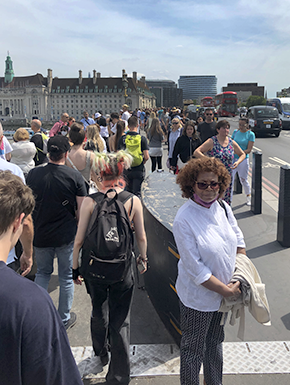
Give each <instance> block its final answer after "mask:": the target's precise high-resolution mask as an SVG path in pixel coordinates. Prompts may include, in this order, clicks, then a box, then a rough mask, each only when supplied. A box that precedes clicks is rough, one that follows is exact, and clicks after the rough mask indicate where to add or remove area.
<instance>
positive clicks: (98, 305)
mask: <svg viewBox="0 0 290 385" xmlns="http://www.w3.org/2000/svg"><path fill="white" fill-rule="evenodd" d="M83 115H84V116H83V118H82V119H81V121H80V122H76V121H75V119H74V118H73V117H70V116H69V115H68V114H67V113H63V114H62V115H61V118H60V120H59V121H58V122H56V123H55V124H54V126H53V127H52V129H51V130H50V132H49V137H48V136H46V134H44V133H43V131H42V127H41V121H40V120H38V119H34V120H32V122H31V128H32V130H33V132H34V135H33V136H32V138H31V139H30V140H29V137H28V132H27V130H25V129H18V130H17V131H16V132H15V135H14V143H13V144H12V145H10V144H9V142H8V141H7V139H6V138H5V137H4V136H3V129H2V126H1V124H0V170H2V171H0V172H1V177H0V204H1V207H2V204H3V205H4V206H5V205H7V209H6V208H5V210H6V211H5V210H4V211H3V212H2V214H1V219H2V222H3V223H4V225H3V229H2V228H1V227H0V243H1V242H2V238H3V237H2V235H1V234H2V233H3V234H6V233H7V237H9V236H10V238H9V239H10V241H9V244H7V247H5V250H4V252H3V253H2V255H1V259H0V263H2V262H3V266H2V265H1V266H2V268H1V266H0V273H1V269H2V272H3V275H4V272H7V269H6V268H5V269H4V267H6V266H5V265H6V264H7V265H8V266H9V267H11V268H12V269H14V270H17V269H18V266H15V260H16V254H15V250H14V246H15V244H16V242H17V240H18V238H19V237H20V248H22V252H21V253H20V255H19V257H20V258H19V264H20V269H18V270H19V271H20V272H21V273H22V275H27V274H28V273H29V271H30V269H31V266H32V254H33V252H32V244H33V250H34V257H35V261H36V264H37V272H36V276H35V283H36V284H37V285H38V286H39V287H42V288H43V289H44V290H45V291H47V290H48V285H49V281H50V278H51V275H52V273H53V269H54V258H55V257H56V258H57V262H58V278H59V285H60V291H59V301H58V314H57V313H56V312H55V311H54V309H53V306H52V305H51V303H50V302H51V301H50V300H49V299H48V296H47V295H45V293H44V291H42V290H39V291H36V292H35V294H34V295H33V296H32V299H33V301H35V302H36V303H38V301H40V300H42V301H43V308H40V313H39V315H37V320H38V318H39V317H41V314H42V313H41V312H42V311H47V312H48V315H47V317H43V319H42V320H41V321H39V322H40V324H39V325H40V326H39V327H38V329H39V328H40V327H41V325H42V323H43V324H45V322H46V319H47V323H48V329H47V330H48V334H49V335H46V333H44V334H45V336H44V337H43V338H41V337H39V336H37V338H36V339H35V341H30V342H29V343H30V348H31V349H34V348H35V349H36V346H37V345H36V344H38V345H42V344H51V345H53V339H54V338H59V340H58V342H57V345H56V349H55V351H53V352H52V353H51V354H52V356H53V357H51V362H50V361H48V362H47V363H46V362H45V355H46V354H47V352H46V351H45V350H43V351H41V352H40V353H39V354H40V357H41V359H40V360H39V363H38V365H39V367H38V370H39V371H41V370H44V371H45V372H46V375H47V381H46V382H43V383H45V384H65V383H68V382H69V383H72V384H79V383H80V378H79V376H78V375H77V374H76V373H77V370H76V368H75V364H74V362H73V360H71V358H70V357H71V355H68V356H67V357H66V359H65V363H64V367H62V369H61V370H59V373H58V374H55V375H54V377H53V376H52V375H51V374H49V373H48V371H49V368H50V365H52V361H53V362H54V361H58V360H60V361H62V360H63V358H62V357H61V353H62V352H63V351H66V350H67V349H68V341H67V337H66V333H65V330H69V329H70V328H71V327H73V326H74V324H75V323H76V321H77V319H76V314H75V313H74V312H72V311H71V308H72V302H73V296H74V283H75V284H81V283H82V280H81V275H82V274H81V268H82V266H81V257H80V256H81V255H82V248H83V247H84V245H85V244H86V243H85V242H86V240H87V237H88V234H89V231H92V228H93V225H92V224H91V221H92V218H93V219H94V220H96V218H98V216H99V215H101V214H100V213H101V212H103V204H105V203H106V202H107V203H106V204H108V206H110V205H111V204H112V202H115V201H118V202H119V201H120V204H121V207H124V209H125V212H124V213H123V216H122V218H124V217H125V220H128V223H130V226H131V225H132V228H133V229H134V233H135V239H136V241H137V245H138V250H139V253H140V255H139V257H138V258H137V264H138V266H139V265H140V266H141V268H140V271H141V272H142V273H144V272H145V271H146V269H147V255H146V249H147V240H146V234H145V230H144V223H143V211H142V205H141V201H140V199H139V198H140V192H141V185H142V182H143V180H144V178H145V163H146V162H147V161H148V160H149V158H150V160H151V172H155V171H157V172H164V170H163V167H162V156H163V147H164V145H165V144H167V145H168V158H167V162H166V164H167V167H168V169H169V171H171V172H174V173H175V174H177V183H179V184H180V187H181V190H182V191H183V195H184V196H185V197H187V198H189V200H188V208H187V206H186V205H184V207H183V208H182V209H181V210H180V211H179V213H178V216H177V217H176V220H175V222H174V227H173V232H174V236H175V240H176V243H177V246H178V249H179V253H180V256H181V260H180V264H179V275H178V280H177V292H178V295H179V298H180V301H181V325H182V331H183V333H184V334H183V340H182V350H181V352H182V353H181V381H182V384H195V383H196V384H198V382H191V381H192V378H195V377H196V378H197V377H198V373H199V367H200V364H201V362H202V358H201V357H202V351H203V346H204V345H205V346H207V351H208V355H207V356H206V358H205V361H204V364H205V365H207V364H206V362H207V361H208V362H210V361H211V360H212V359H213V357H216V356H219V362H218V363H217V367H216V369H214V370H215V371H214V373H210V370H207V366H205V370H206V372H208V374H206V376H207V378H208V381H209V382H208V383H213V384H214V383H221V382H214V381H220V375H221V373H220V367H221V362H222V357H221V353H220V344H221V341H222V340H223V330H222V329H219V330H217V327H216V325H217V322H218V321H219V320H218V317H216V315H215V312H216V310H217V303H218V300H219V299H220V298H221V296H229V295H236V294H237V293H239V289H238V286H237V285H236V286H231V285H230V286H229V285H227V284H228V282H229V280H230V274H231V272H232V268H233V265H234V261H235V258H234V255H235V254H234V252H233V249H237V248H239V249H240V250H242V252H244V243H243V238H242V235H241V232H240V230H239V229H238V227H237V224H236V222H235V220H234V217H233V214H232V211H231V209H230V206H228V205H226V207H227V208H226V209H225V208H224V209H223V208H221V206H220V205H219V204H218V202H216V201H217V199H218V198H223V199H224V200H225V201H226V202H227V203H228V204H229V205H230V203H231V197H232V190H231V184H232V178H233V176H234V175H235V173H236V172H238V175H239V177H240V179H241V182H242V184H243V186H244V188H245V192H246V195H247V202H249V197H250V188H249V185H248V182H247V173H248V168H249V163H248V154H249V153H250V152H251V150H252V147H253V142H254V137H253V135H251V132H250V131H248V125H247V120H246V119H245V118H242V119H241V120H240V123H239V130H236V131H235V132H234V134H233V137H232V138H230V137H229V128H230V124H229V122H227V121H226V120H222V121H220V122H219V123H218V124H215V122H214V121H213V117H214V115H213V110H212V109H210V108H209V109H207V110H206V112H205V121H204V122H203V121H201V122H200V123H199V124H198V122H195V121H193V120H190V119H188V118H187V116H186V113H185V112H183V111H181V110H179V109H177V108H172V109H170V110H167V109H165V108H162V109H159V110H151V111H150V110H145V109H144V110H141V109H139V110H138V109H136V110H135V111H129V107H128V106H127V105H124V106H123V109H122V111H121V112H120V113H115V112H113V113H112V114H111V115H109V116H103V115H102V113H101V112H97V113H95V114H94V115H93V117H90V116H89V114H88V112H87V111H85V112H84V114H83ZM143 129H144V131H145V133H146V136H144V135H142V133H143V131H142V133H141V130H143ZM192 158H200V159H192ZM8 161H10V162H8ZM233 170H236V171H234V172H233ZM19 177H20V178H19ZM9 183H10V185H11V186H14V190H13V189H12V190H13V191H10V190H9V188H8V187H7V186H8V185H9ZM24 184H27V187H26V186H25V185H24ZM93 185H94V187H95V188H96V189H95V190H94V194H92V195H89V194H91V193H92V192H93V190H92V186H93ZM1 189H2V190H1ZM96 191H97V192H96ZM8 193H9V194H10V197H11V203H10V206H11V207H12V205H13V204H15V210H14V211H13V215H12V216H11V215H10V219H9V221H6V219H5V216H6V215H7V214H6V213H7V212H8V211H7V210H12V208H11V207H10V206H9V202H8V200H7V196H6V194H8ZM17 194H18V195H20V197H19V196H18V198H17ZM32 194H33V195H32ZM21 195H23V199H22V198H21ZM88 195H89V196H88ZM17 199H18V200H17ZM21 199H22V200H21ZM2 202H3V203H2ZM13 202H14V203H13ZM15 202H16V203H17V204H16V203H15ZM108 202H111V203H108ZM118 204H119V203H118ZM21 205H24V206H23V207H26V206H27V209H22V208H21ZM4 206H3V207H4ZM185 206H186V207H185ZM200 207H202V208H206V209H210V210H209V211H212V210H213V211H214V216H216V220H217V221H218V222H219V229H218V230H217V231H213V232H212V234H208V233H207V232H206V231H205V233H206V234H202V235H203V236H205V238H208V239H205V240H204V241H202V242H204V243H203V245H207V250H206V251H205V255H206V258H207V259H208V260H209V261H211V258H213V257H212V255H211V254H214V251H213V249H214V247H216V243H215V244H214V243H213V240H216V239H217V238H218V239H219V240H220V243H221V246H220V247H221V249H222V250H223V251H224V253H226V254H227V253H230V254H231V256H232V259H231V263H230V264H228V265H227V272H226V273H224V272H223V273H220V269H221V267H222V266H223V265H224V263H225V262H224V258H225V256H223V255H222V254H221V255H220V256H219V258H220V259H219V261H217V262H213V261H212V262H210V263H209V265H211V263H212V266H210V267H209V268H208V269H205V267H204V266H203V263H204V262H203V261H202V260H203V258H205V257H204V255H203V251H201V249H202V247H203V246H202V247H201V248H200V247H198V250H199V251H194V248H193V247H192V239H195V238H196V239H199V240H200V238H199V234H198V232H200V231H201V223H203V225H202V226H204V229H205V228H208V226H210V225H211V222H210V221H211V220H213V219H212V217H211V218H210V217H208V216H206V215H204V213H202V212H201V208H200ZM185 209H186V210H187V209H188V210H192V216H190V217H191V219H190V221H189V219H188V218H189V216H188V215H186V216H184V215H183V212H184V210H185ZM118 210H120V209H118ZM118 210H117V214H115V215H117V216H118V215H120V211H118ZM224 210H226V212H227V215H226V218H227V217H229V218H230V219H229V220H227V219H224V217H223V214H224ZM108 211H110V210H109V209H108ZM104 212H107V211H106V210H105V211H104ZM186 212H187V211H186ZM198 217H200V220H199V226H198V229H196V228H195V223H196V219H195V218H198ZM4 219H5V220H4ZM122 220H123V221H124V219H122ZM221 223H222V226H223V228H222V227H221ZM119 226H121V225H120V223H119V222H118V224H117V226H116V227H111V229H109V231H108V232H107V233H106V234H105V235H104V237H103V238H104V239H106V241H108V240H109V241H113V242H119V237H118V234H116V231H119ZM130 231H131V227H130ZM11 234H13V236H11ZM225 234H226V236H225ZM229 234H231V237H232V238H233V242H232V243H231V246H228V249H229V250H227V248H223V246H222V245H223V244H227V245H229V244H230V242H229V238H228V236H229ZM210 237H211V238H210ZM5 239H6V235H5ZM129 246H130V247H131V246H132V245H129ZM210 248H212V249H210ZM129 249H130V248H129ZM83 252H84V250H83ZM200 254H202V255H200ZM227 255H228V254H227ZM200 258H201V259H200ZM129 259H130V263H129V264H128V266H127V267H126V269H125V271H124V275H123V277H122V279H121V280H117V281H110V280H109V281H108V280H106V279H104V277H105V276H103V280H102V279H101V276H100V275H98V274H97V275H88V276H84V282H85V286H86V289H87V292H88V294H89V296H90V298H91V301H92V307H93V309H92V317H91V336H92V345H93V350H94V354H95V357H96V358H98V359H100V361H101V364H102V365H103V366H104V365H106V364H107V363H108V362H109V354H108V352H109V351H110V357H111V358H110V363H109V370H108V374H107V378H106V380H107V384H108V385H117V384H122V385H126V384H128V383H129V381H130V363H129V343H130V340H129V325H130V306H131V301H132V293H133V286H134V280H133V275H132V261H133V259H132V258H131V256H130V258H129ZM1 261H2V262H1ZM90 261H91V262H90V265H92V264H93V263H100V260H99V259H98V256H94V257H91V260H90ZM96 261H97V262H96ZM111 266H112V264H111ZM196 268H197V270H196ZM192 269H193V270H194V271H191V270H192ZM6 274H7V277H8V276H10V275H11V273H10V272H9V273H6ZM211 274H212V275H211ZM192 276H194V277H195V278H194V279H193V280H192ZM13 277H14V276H13ZM15 277H16V276H15ZM72 278H73V279H72ZM7 279H8V278H7ZM17 279H19V278H18V277H17V278H15V280H16V281H17ZM26 281H27V280H26V279H25V280H23V281H21V284H20V286H19V287H22V286H21V285H23V288H25V287H26V286H27V290H28V291H29V290H31V286H30V285H33V283H29V284H28V283H26ZM187 281H188V282H187ZM4 282H6V281H5V280H4ZM11 282H14V278H11ZM191 289H192V291H193V293H194V292H196V293H195V294H194V295H195V298H196V299H195V300H194V299H192V298H191V295H190V294H189V290H191ZM199 292H200V295H199ZM208 292H210V294H208ZM203 296H204V299H203ZM19 298H22V297H21V296H19ZM26 302H27V300H26V301H24V304H26ZM12 303H13V302H12ZM200 303H202V306H200ZM204 306H205V307H204ZM10 308H11V306H10ZM32 309H34V305H33V307H32ZM32 311H35V310H32ZM19 312H24V308H23V307H21V308H20V309H19ZM202 312H205V313H204V314H203V316H202V317H201V316H200V314H201V313H202ZM9 316H10V317H12V313H11V314H10V315H9V314H8V315H7V319H8V320H9V319H10V318H9ZM21 317H24V322H27V328H28V327H29V325H30V324H31V322H32V319H31V315H30V316H29V317H28V316H26V315H25V314H22V315H20V318H21ZM32 318H33V317H32ZM185 319H189V320H190V322H185ZM1 322H2V318H1V316H0V325H1V329H2V323H1ZM5 322H6V321H5ZM13 325H14V326H15V320H14V324H13ZM14 326H13V327H14ZM201 327H205V329H204V330H205V333H204V334H203V335H202V339H201V338H200V339H199V341H198V342H194V341H193V340H192V339H191V338H190V336H191V334H192V333H195V332H194V330H197V331H198V330H200V328H201ZM44 328H45V327H44ZM211 330H214V333H213V332H211ZM3 333H4V334H5V332H3V331H1V332H0V344H1V345H2V346H4V344H5V342H4V341H5V340H4V339H3V338H4V334H3ZM21 333H23V335H21V338H26V334H25V333H26V331H25V330H23V331H22V332H21ZM60 334H61V337H59V335H60ZM209 334H210V335H211V339H209V338H208V335H209ZM8 335H9V334H8ZM19 338H20V337H19ZM14 344H15V345H17V341H15V342H14ZM17 349H19V348H17ZM0 350H1V349H0ZM193 352H195V353H193ZM192 354H193V355H194V357H195V358H193V357H192ZM20 355H21V354H20ZM35 355H36V353H35ZM0 356H2V354H1V353H0ZM32 359H34V358H33V357H32ZM35 359H36V357H35ZM21 360H23V363H22V362H21ZM27 360H28V362H29V358H28V357H24V356H23V357H22V356H21V359H20V361H19V362H18V366H19V365H20V366H21V365H24V362H27ZM189 361H190V363H189ZM4 362H6V361H4ZM12 362H14V361H13V360H12ZM33 365H34V361H32V362H29V363H28V366H29V367H30V366H33ZM42 366H45V369H43V368H42ZM208 366H210V365H209V364H208ZM7 367H8V369H7V368H6V369H7V370H6V371H1V369H0V382H1V383H3V384H7V385H8V383H12V382H11V381H10V377H9V368H10V370H11V372H12V371H14V370H15V368H12V367H11V365H10V366H9V363H7ZM193 367H194V369H193ZM64 371H65V373H67V374H65V373H64ZM16 374H17V376H18V380H17V381H15V382H13V383H15V384H20V383H23V384H28V383H29V384H37V379H38V377H37V375H36V376H35V381H34V382H33V381H30V382H27V381H26V379H25V378H24V377H25V373H23V374H22V373H21V369H20V367H17V368H16ZM21 376H22V377H21ZM66 376H68V377H66ZM73 378H74V379H73ZM213 378H215V380H213ZM68 379H69V380H68ZM216 379H218V380H216ZM194 381H195V380H194Z"/></svg>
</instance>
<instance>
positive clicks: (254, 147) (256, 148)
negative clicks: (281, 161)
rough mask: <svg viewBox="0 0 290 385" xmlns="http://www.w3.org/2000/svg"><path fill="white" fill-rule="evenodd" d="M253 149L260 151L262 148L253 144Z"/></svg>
mask: <svg viewBox="0 0 290 385" xmlns="http://www.w3.org/2000/svg"><path fill="white" fill-rule="evenodd" d="M253 149H254V150H257V151H261V152H262V150H261V149H260V148H258V147H256V146H253Z"/></svg>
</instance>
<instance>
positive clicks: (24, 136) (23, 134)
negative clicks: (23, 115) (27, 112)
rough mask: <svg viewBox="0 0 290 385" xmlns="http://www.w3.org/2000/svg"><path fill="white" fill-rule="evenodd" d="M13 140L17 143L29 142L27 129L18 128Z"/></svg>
mask: <svg viewBox="0 0 290 385" xmlns="http://www.w3.org/2000/svg"><path fill="white" fill-rule="evenodd" d="M13 139H14V140H15V142H21V141H22V140H28V139H29V133H28V131H27V130H26V129H25V128H18V130H16V131H15V134H14V135H13Z"/></svg>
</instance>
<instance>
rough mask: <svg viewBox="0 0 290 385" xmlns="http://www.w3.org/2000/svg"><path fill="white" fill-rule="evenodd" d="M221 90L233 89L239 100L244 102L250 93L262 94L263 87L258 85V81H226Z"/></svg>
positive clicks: (263, 93) (263, 92)
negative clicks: (226, 83)
mask: <svg viewBox="0 0 290 385" xmlns="http://www.w3.org/2000/svg"><path fill="white" fill-rule="evenodd" d="M222 90H223V92H225V91H233V92H236V93H237V97H238V101H239V102H246V101H247V99H248V97H249V96H251V95H256V96H264V95H265V87H264V86H258V83H228V85H227V86H226V87H223V88H222Z"/></svg>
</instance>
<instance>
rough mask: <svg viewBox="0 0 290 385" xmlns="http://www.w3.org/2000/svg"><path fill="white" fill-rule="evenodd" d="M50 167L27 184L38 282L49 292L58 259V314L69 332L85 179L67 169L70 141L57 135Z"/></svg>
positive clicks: (30, 177)
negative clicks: (31, 200)
mask: <svg viewBox="0 0 290 385" xmlns="http://www.w3.org/2000/svg"><path fill="white" fill-rule="evenodd" d="M47 148H48V153H49V163H48V164H47V165H46V166H44V167H36V168H34V169H32V170H31V171H30V172H29V173H28V176H27V184H28V186H29V187H31V189H32V190H33V192H34V195H35V196H36V205H35V210H34V212H33V215H32V217H33V222H34V240H33V245H34V251H35V258H36V263H37V273H36V277H35V282H36V283H37V284H38V285H40V286H41V287H43V288H44V289H46V290H47V288H48V284H49V280H50V277H51V274H52V272H53V259H54V256H55V255H56V256H57V259H58V276H59V284H60V293H59V305H58V311H59V314H60V317H61V319H62V321H63V323H64V325H65V327H66V329H69V328H70V327H72V326H73V325H74V324H75V322H76V315H75V313H72V312H70V310H71V306H72V301H73V293H74V284H73V280H72V253H73V241H74V238H75V234H76V229H77V218H76V216H77V213H78V209H79V208H80V206H81V203H82V201H83V199H84V197H85V195H86V186H85V182H84V180H83V177H82V175H81V174H80V172H79V171H76V170H74V169H72V168H70V167H67V166H66V165H65V160H66V158H67V152H68V150H69V149H70V144H69V141H68V139H67V138H66V137H64V136H61V135H56V136H54V137H52V138H50V139H49V141H48V145H47Z"/></svg>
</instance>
